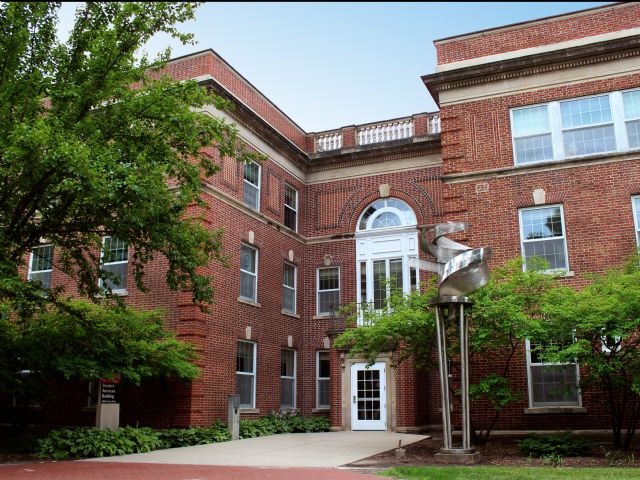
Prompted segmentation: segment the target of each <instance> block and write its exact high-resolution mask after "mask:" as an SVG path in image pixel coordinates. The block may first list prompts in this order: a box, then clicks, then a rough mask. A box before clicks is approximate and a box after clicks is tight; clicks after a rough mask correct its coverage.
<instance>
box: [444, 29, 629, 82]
mask: <svg viewBox="0 0 640 480" xmlns="http://www.w3.org/2000/svg"><path fill="white" fill-rule="evenodd" d="M639 34H640V27H635V28H629V29H626V30H618V31H616V32H607V33H602V34H600V35H593V36H589V37H582V38H575V39H572V40H566V41H564V42H558V43H550V44H547V45H540V46H537V47H529V48H522V49H520V50H512V51H510V52H504V53H496V54H493V55H486V56H484V57H476V58H470V59H468V60H460V61H457V62H452V63H442V64H440V65H438V66H437V67H436V72H446V71H449V70H456V69H459V68H467V67H473V66H476V65H482V64H484V63H491V62H501V61H503V60H510V59H512V58H519V57H526V56H527V55H539V54H541V53H547V52H551V51H554V50H561V49H564V48H573V47H581V46H584V45H590V44H593V43H598V42H606V41H607V40H615V39H618V38H624V37H630V36H633V35H639ZM445 43H446V42H445Z"/></svg>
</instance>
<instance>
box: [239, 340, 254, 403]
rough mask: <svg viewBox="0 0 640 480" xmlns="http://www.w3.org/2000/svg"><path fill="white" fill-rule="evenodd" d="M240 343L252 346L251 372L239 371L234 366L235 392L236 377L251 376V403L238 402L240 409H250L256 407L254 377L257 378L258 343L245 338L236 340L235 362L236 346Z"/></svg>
mask: <svg viewBox="0 0 640 480" xmlns="http://www.w3.org/2000/svg"><path fill="white" fill-rule="evenodd" d="M240 343H246V344H249V345H251V346H252V349H253V365H252V368H253V372H239V371H238V370H237V368H236V392H237V382H238V381H237V378H238V375H244V376H248V377H252V389H251V390H252V395H251V405H247V404H244V405H242V404H240V408H241V409H251V408H256V384H257V382H256V378H257V365H258V344H257V343H256V342H249V341H246V340H238V341H237V342H236V362H237V361H238V360H237V358H238V346H239V344H240Z"/></svg>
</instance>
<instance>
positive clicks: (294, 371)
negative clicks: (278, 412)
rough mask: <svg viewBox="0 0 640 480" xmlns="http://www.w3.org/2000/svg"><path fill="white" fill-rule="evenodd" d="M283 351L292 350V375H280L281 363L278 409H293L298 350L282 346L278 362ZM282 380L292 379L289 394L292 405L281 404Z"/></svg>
mask: <svg viewBox="0 0 640 480" xmlns="http://www.w3.org/2000/svg"><path fill="white" fill-rule="evenodd" d="M284 352H293V376H287V375H282V365H281V370H280V409H283V410H284V409H287V410H293V409H295V408H296V405H297V395H296V393H297V392H296V388H297V381H296V370H297V368H298V352H297V351H296V350H293V349H291V348H283V349H281V350H280V356H281V359H280V362H282V356H283V354H284ZM282 380H292V382H291V383H292V387H291V394H292V396H293V402H292V403H293V405H283V404H282Z"/></svg>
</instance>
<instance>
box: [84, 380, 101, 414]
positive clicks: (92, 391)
mask: <svg viewBox="0 0 640 480" xmlns="http://www.w3.org/2000/svg"><path fill="white" fill-rule="evenodd" d="M97 387H98V382H96V381H95V380H91V381H90V382H87V405H86V406H87V408H95V406H96V405H97V404H98V388H97Z"/></svg>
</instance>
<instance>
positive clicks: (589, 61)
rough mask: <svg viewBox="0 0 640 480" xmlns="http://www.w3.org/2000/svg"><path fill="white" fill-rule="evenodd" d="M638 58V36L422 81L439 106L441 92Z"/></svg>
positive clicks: (450, 72) (639, 49) (480, 66)
mask: <svg viewBox="0 0 640 480" xmlns="http://www.w3.org/2000/svg"><path fill="white" fill-rule="evenodd" d="M638 55H640V35H634V36H631V37H623V38H620V39H614V40H609V41H606V42H598V43H594V44H589V45H585V46H579V47H573V48H569V49H564V50H560V51H551V52H546V53H542V54H538V55H528V56H526V57H521V58H514V59H510V60H503V61H501V62H494V63H488V64H482V65H477V66H473V67H467V68H461V69H457V70H451V71H446V72H439V73H434V74H430V75H423V76H422V81H423V82H424V84H425V85H426V87H427V88H428V89H429V91H430V92H431V94H432V95H433V97H434V99H435V100H436V101H437V102H438V103H439V102H440V98H439V97H440V93H441V92H445V91H448V90H453V89H459V88H464V87H470V86H474V85H483V84H487V83H492V82H504V81H506V80H509V79H513V78H518V77H523V76H531V75H540V74H543V73H547V72H553V71H558V70H566V69H569V68H577V67H582V66H588V65H596V64H598V63H603V62H611V61H614V60H619V59H622V58H628V57H637V56H638Z"/></svg>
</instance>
